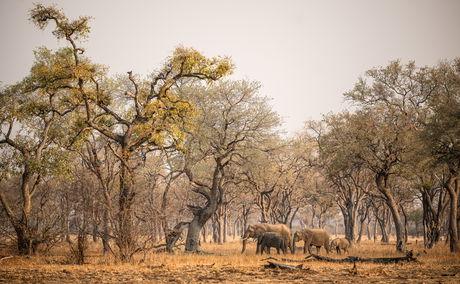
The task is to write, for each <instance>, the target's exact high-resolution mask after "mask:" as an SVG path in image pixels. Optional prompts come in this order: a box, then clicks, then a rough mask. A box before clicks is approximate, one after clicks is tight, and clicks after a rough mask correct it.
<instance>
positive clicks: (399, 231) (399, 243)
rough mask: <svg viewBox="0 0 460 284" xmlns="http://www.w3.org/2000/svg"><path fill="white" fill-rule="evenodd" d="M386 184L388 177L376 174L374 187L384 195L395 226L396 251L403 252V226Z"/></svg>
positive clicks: (404, 243) (404, 245)
mask: <svg viewBox="0 0 460 284" xmlns="http://www.w3.org/2000/svg"><path fill="white" fill-rule="evenodd" d="M387 184H388V175H386V174H377V176H376V185H377V189H378V190H379V191H380V192H381V193H382V194H383V195H384V197H385V203H386V204H387V206H388V208H389V209H390V212H391V215H392V217H393V222H394V225H395V231H396V250H397V251H399V252H404V250H405V248H406V240H405V238H404V226H403V224H402V221H401V215H400V214H399V210H398V203H397V202H396V199H395V198H394V196H393V193H392V192H391V190H390V189H389V188H388V187H387Z"/></svg>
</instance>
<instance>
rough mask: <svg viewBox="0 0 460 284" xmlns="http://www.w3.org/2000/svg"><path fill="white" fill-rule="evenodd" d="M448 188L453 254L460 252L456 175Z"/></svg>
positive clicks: (450, 236) (450, 241)
mask: <svg viewBox="0 0 460 284" xmlns="http://www.w3.org/2000/svg"><path fill="white" fill-rule="evenodd" d="M446 187H447V191H448V192H449V197H450V213H449V239H450V240H449V247H450V251H451V252H459V251H460V242H459V236H458V227H457V216H458V195H459V186H458V180H457V178H456V177H455V176H454V175H451V176H450V178H449V180H448V181H447V183H446Z"/></svg>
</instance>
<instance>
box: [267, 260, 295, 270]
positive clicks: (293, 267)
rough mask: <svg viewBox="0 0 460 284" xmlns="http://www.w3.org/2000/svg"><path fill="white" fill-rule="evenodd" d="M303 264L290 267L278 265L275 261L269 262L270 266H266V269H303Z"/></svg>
mask: <svg viewBox="0 0 460 284" xmlns="http://www.w3.org/2000/svg"><path fill="white" fill-rule="evenodd" d="M302 265H303V264H299V265H296V266H294V265H288V264H282V263H277V262H273V261H269V262H268V264H266V265H264V267H265V268H281V269H302Z"/></svg>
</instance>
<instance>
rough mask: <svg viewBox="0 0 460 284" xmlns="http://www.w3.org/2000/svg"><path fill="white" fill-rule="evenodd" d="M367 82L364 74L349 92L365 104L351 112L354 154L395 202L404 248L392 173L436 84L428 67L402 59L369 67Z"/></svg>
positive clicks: (401, 244)
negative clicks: (353, 112) (352, 113)
mask: <svg viewBox="0 0 460 284" xmlns="http://www.w3.org/2000/svg"><path fill="white" fill-rule="evenodd" d="M366 75H367V76H368V77H369V78H370V80H371V83H370V84H368V83H367V82H366V81H365V80H364V79H360V80H359V82H358V83H357V84H356V85H355V87H354V88H353V90H351V91H350V92H347V93H346V94H345V96H346V97H347V98H349V99H350V100H352V101H353V102H355V103H357V104H358V105H360V106H362V109H360V110H358V111H357V112H356V114H354V115H353V116H350V118H349V122H350V127H353V129H354V131H353V132H354V133H355V139H354V140H353V142H354V143H356V147H355V150H356V151H355V155H356V157H357V158H358V159H359V160H361V162H362V163H364V165H365V166H366V167H367V168H368V169H369V170H370V171H372V172H373V173H374V176H375V184H376V187H377V189H378V191H379V192H380V193H381V194H382V196H383V198H384V200H385V202H386V204H387V206H388V207H389V208H390V211H391V214H392V217H393V222H394V225H395V229H396V249H397V250H398V251H404V249H405V238H404V227H403V224H402V219H401V215H400V212H399V204H398V202H397V199H396V198H395V195H394V192H393V188H392V187H393V185H392V177H393V176H395V175H400V174H401V166H402V165H403V164H404V162H405V161H406V159H407V157H408V156H410V153H411V151H413V148H412V147H411V144H413V143H414V142H413V141H414V137H415V133H416V130H417V129H418V127H419V126H420V124H421V122H423V121H424V118H425V115H426V113H425V112H424V111H423V106H424V104H425V103H426V102H427V100H428V98H430V96H431V95H432V94H433V92H434V90H435V88H436V85H435V84H434V83H433V81H432V72H431V71H430V70H429V69H428V68H419V69H418V68H416V67H415V64H414V63H413V62H411V63H409V64H407V65H406V66H403V65H401V64H400V63H399V62H398V61H394V62H391V63H390V64H389V65H388V66H387V67H383V68H375V69H372V70H369V71H368V72H367V73H366Z"/></svg>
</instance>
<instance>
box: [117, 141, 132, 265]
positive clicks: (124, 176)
mask: <svg viewBox="0 0 460 284" xmlns="http://www.w3.org/2000/svg"><path fill="white" fill-rule="evenodd" d="M122 153H123V159H124V161H122V163H121V171H120V196H119V212H118V229H119V232H118V236H117V245H118V248H119V249H120V259H121V261H122V262H128V261H130V260H131V258H132V256H133V253H134V251H135V248H134V239H133V235H132V233H133V231H132V204H133V202H134V195H135V193H134V190H133V189H132V184H131V183H132V177H131V173H130V172H129V171H130V168H129V165H128V163H129V154H128V152H127V150H125V149H122Z"/></svg>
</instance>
